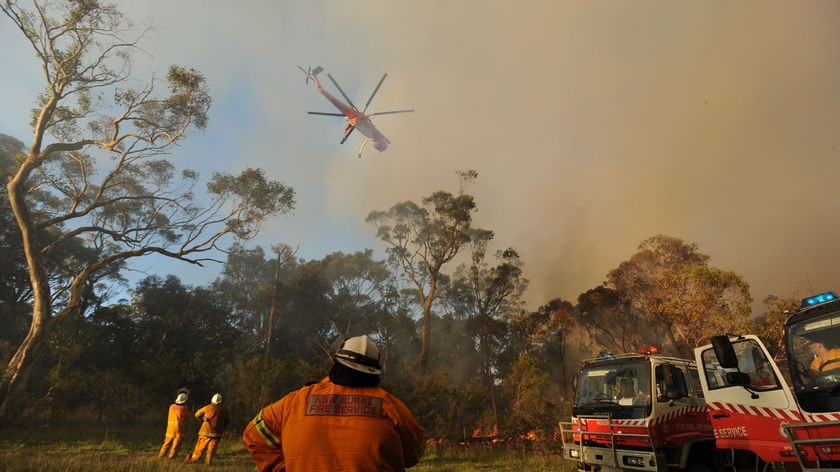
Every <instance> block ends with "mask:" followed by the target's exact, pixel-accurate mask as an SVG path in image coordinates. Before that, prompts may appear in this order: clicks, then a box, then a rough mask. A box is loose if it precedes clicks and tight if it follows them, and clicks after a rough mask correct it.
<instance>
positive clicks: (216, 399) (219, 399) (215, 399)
mask: <svg viewBox="0 0 840 472" xmlns="http://www.w3.org/2000/svg"><path fill="white" fill-rule="evenodd" d="M210 403H213V404H216V405H218V404H219V403H222V395H221V394H220V393H217V394H215V395H213V398H211V399H210Z"/></svg>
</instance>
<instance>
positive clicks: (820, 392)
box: [785, 311, 840, 413]
mask: <svg viewBox="0 0 840 472" xmlns="http://www.w3.org/2000/svg"><path fill="white" fill-rule="evenodd" d="M785 342H786V343H787V348H788V352H789V354H790V356H789V357H790V362H791V365H790V369H791V377H792V380H793V388H794V392H795V393H796V395H797V397H798V400H799V404H800V405H801V406H802V408H803V409H804V410H806V411H809V412H812V413H817V412H825V411H837V410H838V409H840V312H838V311H833V312H830V313H826V314H821V315H819V316H815V317H811V318H808V319H804V320H801V321H799V322H797V323H795V324H791V325H790V326H788V330H787V339H785Z"/></svg>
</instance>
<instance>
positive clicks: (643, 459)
mask: <svg viewBox="0 0 840 472" xmlns="http://www.w3.org/2000/svg"><path fill="white" fill-rule="evenodd" d="M560 432H561V438H562V440H563V455H564V457H565V458H566V459H568V460H572V461H575V462H577V463H578V469H579V470H581V471H601V472H611V471H629V470H638V471H657V472H664V471H666V470H687V471H695V472H696V471H712V470H720V467H719V466H720V460H719V455H718V454H717V451H715V444H714V435H713V433H712V426H711V424H710V423H709V416H708V414H707V410H706V403H705V401H704V400H703V398H702V390H701V389H700V379H699V375H698V372H697V368H696V366H695V363H694V361H689V360H685V359H677V358H673V357H666V356H662V355H660V354H659V351H658V349H656V348H655V347H653V346H651V347H649V348H644V349H640V350H639V352H638V353H633V354H622V355H609V354H608V355H601V356H599V357H598V358H597V359H592V360H588V361H585V362H584V363H583V366H582V367H581V369H580V372H579V374H578V378H577V392H576V398H575V404H574V407H573V410H572V418H571V422H561V423H560Z"/></svg>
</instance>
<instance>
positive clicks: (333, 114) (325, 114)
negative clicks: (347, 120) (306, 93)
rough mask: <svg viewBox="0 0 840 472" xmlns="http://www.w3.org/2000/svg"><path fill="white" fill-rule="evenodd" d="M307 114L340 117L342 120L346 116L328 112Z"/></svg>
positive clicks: (310, 112)
mask: <svg viewBox="0 0 840 472" xmlns="http://www.w3.org/2000/svg"><path fill="white" fill-rule="evenodd" d="M306 113H309V114H310V115H323V116H340V117H342V118H343V117H344V115H343V114H342V113H328V112H325V111H308V112H306Z"/></svg>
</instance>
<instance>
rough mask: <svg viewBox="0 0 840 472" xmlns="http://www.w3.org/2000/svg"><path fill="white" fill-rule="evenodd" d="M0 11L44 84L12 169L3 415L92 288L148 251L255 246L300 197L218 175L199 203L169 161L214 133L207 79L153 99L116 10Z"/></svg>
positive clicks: (43, 7)
mask: <svg viewBox="0 0 840 472" xmlns="http://www.w3.org/2000/svg"><path fill="white" fill-rule="evenodd" d="M0 11H2V12H3V13H4V14H5V16H6V17H7V18H8V19H9V20H10V21H11V22H12V24H14V25H15V26H16V27H17V29H18V30H19V31H20V32H21V33H22V34H23V35H24V36H25V37H26V39H27V40H28V42H29V44H30V45H31V46H32V48H33V50H34V52H35V57H36V58H37V59H38V61H39V62H40V66H41V70H42V71H43V80H44V86H45V88H44V92H43V93H42V94H41V96H40V97H39V99H38V102H37V106H36V108H35V109H34V110H33V120H32V128H33V136H32V141H31V144H30V145H29V147H28V148H27V149H19V150H17V151H16V153H15V155H14V156H12V162H13V165H12V166H11V167H10V168H9V169H8V170H7V171H6V172H7V173H8V175H9V178H8V179H7V185H6V191H7V195H8V203H9V206H10V209H11V213H12V215H13V217H14V222H15V226H16V227H17V231H18V232H19V235H20V238H21V241H22V245H21V247H22V253H23V261H25V265H26V268H27V275H28V285H29V288H30V289H31V294H32V296H31V303H32V319H31V324H30V327H29V331H28V333H27V335H26V337H25V338H24V340H23V342H22V343H21V344H20V347H19V348H18V349H17V351H16V353H15V354H14V356H13V357H12V359H11V360H10V362H9V365H8V366H7V368H6V370H5V372H4V374H3V377H2V380H0V416H3V414H5V412H7V411H8V409H9V399H10V397H9V393H10V392H12V391H13V387H14V385H15V384H16V382H17V381H18V379H19V377H20V376H21V375H25V374H26V371H27V368H28V366H29V365H30V364H31V362H32V360H33V358H34V357H36V356H37V354H38V352H39V351H40V349H41V347H42V346H43V344H44V343H45V341H46V339H47V337H48V336H49V334H50V332H51V331H52V329H53V328H54V327H55V325H56V324H59V323H63V322H64V321H65V320H66V319H68V318H72V317H74V316H77V315H78V314H80V313H83V312H84V311H85V310H86V307H87V305H88V304H89V303H90V296H91V290H92V285H93V284H94V283H96V282H97V281H98V280H100V279H101V278H102V277H108V276H112V277H113V276H115V274H117V273H118V272H119V270H120V269H121V268H122V267H123V265H124V264H125V263H126V261H127V260H128V259H131V258H135V257H140V256H144V255H148V254H161V255H164V256H166V257H171V258H175V259H180V260H183V261H185V262H189V263H194V264H201V263H203V262H206V261H210V260H217V258H218V256H217V255H215V251H217V250H220V249H221V247H220V246H219V242H220V240H222V239H223V238H225V237H230V238H236V239H245V240H247V239H249V238H252V237H253V236H254V235H256V234H257V231H258V230H259V227H260V224H261V223H262V222H263V221H264V220H265V219H266V218H269V217H271V216H274V215H278V214H283V213H286V212H288V211H289V210H290V209H291V208H292V207H293V206H294V190H293V189H292V188H290V187H287V186H285V185H283V184H281V183H279V182H273V181H271V180H269V179H268V178H266V176H265V175H264V173H263V172H262V171H261V170H259V169H245V170H244V171H243V172H242V173H241V174H239V175H227V174H223V173H218V172H216V173H214V174H213V175H212V177H211V179H210V180H209V181H208V182H207V185H206V191H205V192H204V194H203V195H201V194H200V193H199V192H198V186H199V185H200V180H199V174H198V173H197V172H195V171H192V170H182V171H178V170H176V168H175V166H174V165H173V164H172V163H171V162H170V161H168V160H166V159H164V158H162V157H161V156H164V155H166V154H167V153H169V152H170V151H171V150H172V149H173V147H174V146H176V145H177V144H178V143H179V142H180V141H181V140H182V139H184V138H185V137H186V136H187V134H188V132H189V131H190V130H192V129H196V130H203V129H205V128H206V126H207V119H208V110H209V107H210V104H211V98H210V93H209V90H208V88H207V84H206V82H205V79H204V77H203V76H202V74H201V73H200V72H198V71H196V70H194V69H190V68H187V67H183V66H171V67H170V68H169V72H168V74H167V77H166V82H165V83H166V85H167V88H168V95H164V96H158V95H157V88H156V86H155V85H156V82H155V80H152V81H150V82H148V83H145V84H142V83H140V82H139V81H137V80H134V78H133V77H132V75H131V72H132V71H131V52H132V51H133V50H134V49H135V48H136V47H137V45H138V42H139V41H140V40H141V39H142V38H143V34H144V33H145V32H140V33H137V34H134V35H133V36H132V34H133V33H132V30H131V29H130V28H128V26H127V23H126V21H125V18H124V17H123V15H122V14H121V13H120V12H119V10H117V8H116V7H115V6H113V5H105V4H102V3H100V2H98V1H96V0H86V1H72V2H55V3H52V2H40V1H37V0H35V1H33V2H32V7H31V8H29V9H27V8H25V7H22V6H21V5H20V4H19V3H18V2H4V3H2V4H0ZM137 83H140V86H139V87H134V86H132V85H133V84H137ZM200 195H201V198H200ZM204 197H206V199H205V198H204ZM74 244H75V245H79V247H78V248H77V249H76V250H75V251H74V253H75V254H77V255H80V256H83V257H77V258H75V259H73V260H72V261H71V263H70V264H67V265H66V266H65V267H63V268H57V267H56V266H55V263H54V257H55V255H56V254H59V253H61V252H62V251H66V249H67V248H68V247H70V246H71V245H74ZM82 248H83V249H84V251H82V250H81V249H82ZM64 260H66V259H64ZM51 273H60V274H61V275H62V277H61V278H59V279H58V280H56V279H55V278H51V277H50V274H51ZM56 294H61V297H56Z"/></svg>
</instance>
